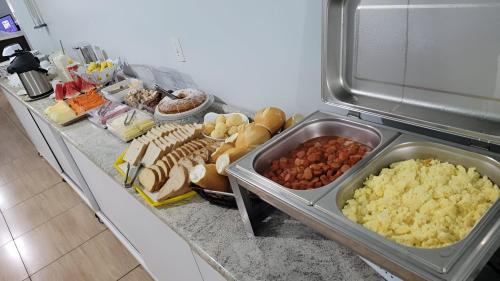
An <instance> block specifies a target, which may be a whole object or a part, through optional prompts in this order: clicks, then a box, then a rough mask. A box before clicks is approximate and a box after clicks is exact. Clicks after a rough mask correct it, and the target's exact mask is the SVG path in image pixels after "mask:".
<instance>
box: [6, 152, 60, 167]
mask: <svg viewBox="0 0 500 281" xmlns="http://www.w3.org/2000/svg"><path fill="white" fill-rule="evenodd" d="M11 165H12V166H13V167H14V168H15V169H16V170H19V171H33V170H38V169H43V168H45V169H52V167H51V166H50V164H49V163H47V161H45V159H43V157H41V156H39V155H38V154H37V153H33V154H29V155H24V156H23V157H19V158H16V159H14V160H13V161H12V163H11Z"/></svg>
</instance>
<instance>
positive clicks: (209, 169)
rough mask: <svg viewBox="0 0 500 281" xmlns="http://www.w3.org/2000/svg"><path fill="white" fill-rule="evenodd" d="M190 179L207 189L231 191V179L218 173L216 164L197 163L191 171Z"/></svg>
mask: <svg viewBox="0 0 500 281" xmlns="http://www.w3.org/2000/svg"><path fill="white" fill-rule="evenodd" d="M189 179H190V180H191V182H192V183H194V184H196V185H198V186H199V187H202V188H205V189H210V190H216V191H222V192H227V191H229V180H228V179H227V177H225V176H221V175H219V174H218V173H217V169H216V167H215V164H205V165H196V166H195V167H194V168H193V169H192V170H191V172H190V173H189Z"/></svg>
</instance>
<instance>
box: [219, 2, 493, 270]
mask: <svg viewBox="0 0 500 281" xmlns="http://www.w3.org/2000/svg"><path fill="white" fill-rule="evenodd" d="M400 2H401V3H400ZM444 2H445V3H442V2H440V3H439V4H434V3H431V1H423V0H416V1H411V2H408V1H398V0H396V1H394V0H380V1H368V0H344V1H342V0H324V1H323V43H322V71H321V73H322V89H321V97H322V100H323V102H324V103H325V104H327V105H329V106H332V107H333V108H335V109H334V110H332V111H334V112H336V113H330V112H316V113H313V114H312V115H310V116H308V117H307V118H306V119H305V120H303V121H302V122H300V123H299V124H297V125H296V126H294V127H292V128H290V129H288V130H286V131H284V132H283V133H281V134H279V135H277V136H275V137H274V138H273V139H272V140H271V141H269V142H267V143H265V144H264V145H262V146H260V147H259V148H257V149H256V150H254V151H252V152H250V153H249V154H248V155H246V156H245V157H243V158H241V159H239V160H238V161H236V162H235V163H233V164H232V165H231V166H229V167H228V169H227V171H228V174H229V178H230V182H231V187H232V189H233V192H234V194H235V197H236V202H237V204H238V209H239V211H240V214H241V217H242V220H243V223H244V226H245V229H246V231H247V233H248V235H249V236H254V235H255V233H256V230H257V228H258V227H259V226H261V225H260V222H262V221H263V219H264V218H265V217H266V216H268V214H269V212H270V211H272V210H274V208H277V209H279V210H281V211H283V212H285V213H287V214H289V215H290V216H292V217H294V218H296V219H298V220H300V221H302V222H303V223H305V224H306V225H308V226H310V227H312V228H314V229H315V230H317V231H318V232H320V233H322V234H323V235H325V236H326V237H328V238H331V239H333V240H336V241H338V242H339V243H341V244H344V245H346V246H348V247H350V248H351V249H352V250H354V251H355V252H357V253H358V254H360V255H361V256H362V257H363V258H366V259H367V260H369V261H371V262H373V263H375V264H376V265H378V266H380V267H382V268H384V269H386V270H388V271H390V272H391V273H393V274H395V275H396V276H398V277H400V278H402V279H404V280H471V279H474V278H475V277H476V276H477V275H478V274H479V272H480V271H481V269H482V268H483V266H484V265H485V264H486V263H487V262H488V260H489V259H490V258H491V256H492V255H493V253H494V252H495V251H496V250H497V249H498V248H499V246H500V236H499V235H498V233H500V206H499V204H500V201H497V202H496V203H495V204H494V205H493V206H492V207H491V208H490V209H489V210H488V211H487V212H486V214H485V215H484V216H483V218H482V219H481V220H480V221H479V222H478V223H477V224H476V226H475V227H474V228H473V229H472V230H471V232H470V233H469V235H468V236H466V237H465V238H464V239H462V240H461V241H459V242H456V243H455V244H452V245H450V246H447V247H443V248H437V249H417V248H411V247H406V246H403V245H401V244H396V243H395V242H392V241H391V240H388V239H386V238H384V237H382V236H380V235H378V234H376V233H374V232H372V231H369V230H367V229H365V228H363V227H362V226H360V225H357V224H355V223H354V222H351V221H350V220H348V219H347V218H346V217H344V216H343V214H342V213H341V212H340V208H341V207H342V206H343V204H344V202H345V201H346V200H347V199H349V198H350V196H352V194H353V191H354V189H355V188H358V187H360V183H361V182H362V181H363V180H364V179H365V178H366V177H367V176H368V175H369V174H376V173H378V172H380V170H381V169H382V168H383V167H387V166H388V165H389V164H390V163H392V162H395V161H400V160H406V159H412V158H420V157H432V158H437V159H440V160H443V161H449V162H451V163H453V164H460V165H463V166H466V167H476V168H477V170H478V171H479V172H480V173H481V174H483V175H487V176H488V177H489V178H490V179H491V180H492V181H493V182H495V183H496V184H497V185H498V184H500V176H499V175H498V171H500V164H499V163H498V161H499V160H500V86H498V85H500V78H499V77H500V75H499V74H498V72H499V71H498V69H500V62H499V60H498V54H499V53H500V37H498V36H496V34H497V32H498V28H497V27H498V13H500V5H497V4H494V5H493V4H491V1H488V0H481V1H462V0H446V1H444ZM465 19H467V20H465ZM471 50H474V51H471ZM334 123H336V124H335V125H332V124H334ZM338 124H341V125H338ZM328 133H331V135H340V136H346V137H349V138H353V139H354V140H357V141H361V142H362V143H365V144H371V145H372V146H373V147H375V149H374V150H373V151H372V152H371V153H370V154H369V155H368V156H367V157H365V158H364V159H363V160H361V161H360V162H358V163H357V164H356V165H355V166H353V167H352V168H351V169H350V170H348V171H347V172H346V173H345V174H344V175H343V176H341V177H339V178H338V179H337V180H335V181H334V182H332V183H330V184H329V185H327V186H325V187H321V188H319V189H315V190H310V191H295V190H291V189H287V188H285V187H282V186H280V185H278V184H276V183H274V182H272V181H270V180H268V179H267V178H265V177H264V176H262V175H261V173H262V171H263V169H265V167H266V165H269V161H270V160H273V158H275V157H279V156H282V155H283V154H284V153H286V152H287V151H289V150H291V149H293V148H295V146H297V145H298V144H299V143H301V142H304V141H306V140H307V139H310V138H312V137H315V136H320V135H324V134H328ZM377 136H378V137H377ZM253 194H255V195H257V196H259V197H260V198H261V199H263V202H262V203H255V201H250V200H249V195H253ZM495 234H496V235H495Z"/></svg>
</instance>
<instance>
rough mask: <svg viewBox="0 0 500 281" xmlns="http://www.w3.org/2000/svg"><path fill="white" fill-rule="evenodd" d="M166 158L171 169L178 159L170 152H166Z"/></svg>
mask: <svg viewBox="0 0 500 281" xmlns="http://www.w3.org/2000/svg"><path fill="white" fill-rule="evenodd" d="M167 159H168V160H169V161H168V163H169V164H170V169H172V168H173V167H174V166H175V165H177V162H179V160H177V158H175V156H174V155H172V153H169V154H167Z"/></svg>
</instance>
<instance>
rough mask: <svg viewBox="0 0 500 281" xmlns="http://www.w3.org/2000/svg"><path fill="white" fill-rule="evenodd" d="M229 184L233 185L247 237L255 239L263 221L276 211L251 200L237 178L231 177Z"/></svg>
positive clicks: (267, 205) (259, 201)
mask: <svg viewBox="0 0 500 281" xmlns="http://www.w3.org/2000/svg"><path fill="white" fill-rule="evenodd" d="M229 182H230V183H231V188H232V189H233V194H234V197H235V198H236V204H237V205H238V210H239V211H240V215H241V219H242V220H243V225H244V227H245V230H246V232H247V236H248V237H250V238H253V237H255V236H256V230H257V228H258V227H259V224H260V223H261V221H262V220H263V219H265V218H266V217H268V216H269V215H270V214H271V213H272V212H273V211H274V207H273V206H271V205H269V204H267V203H266V202H264V201H262V200H256V199H252V198H250V192H249V191H248V190H246V189H245V188H243V187H241V186H240V185H239V184H238V181H237V180H236V179H235V178H233V177H231V176H230V177H229Z"/></svg>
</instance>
